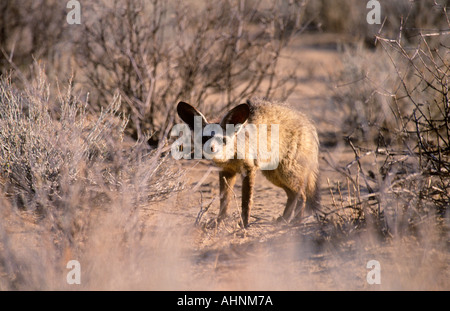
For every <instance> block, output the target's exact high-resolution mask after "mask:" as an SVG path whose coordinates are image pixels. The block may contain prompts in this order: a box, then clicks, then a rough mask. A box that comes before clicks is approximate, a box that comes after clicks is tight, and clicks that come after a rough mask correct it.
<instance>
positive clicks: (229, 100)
mask: <svg viewBox="0 0 450 311" xmlns="http://www.w3.org/2000/svg"><path fill="white" fill-rule="evenodd" d="M303 2H304V1H299V2H292V3H290V4H289V7H288V8H287V10H286V8H285V11H286V12H290V13H289V14H290V15H289V16H288V18H286V14H283V13H282V12H281V11H280V9H278V6H277V5H278V3H277V2H275V3H273V4H270V5H269V6H267V5H260V3H259V2H247V1H235V2H230V1H215V2H210V1H199V2H175V3H174V2H171V3H168V2H166V1H159V0H155V1H151V2H149V1H128V0H114V1H100V2H98V3H96V4H91V5H87V8H86V9H85V12H89V13H88V14H89V15H88V16H87V17H86V18H85V22H84V28H85V29H84V31H85V36H83V38H82V40H81V41H80V42H79V45H78V46H79V48H78V51H79V53H78V59H79V61H80V64H81V65H82V68H83V71H84V72H85V74H86V76H87V82H88V83H89V84H91V85H92V86H93V87H94V88H95V89H96V92H95V93H94V94H92V96H93V97H92V98H93V103H95V104H96V105H97V106H98V107H102V106H104V103H106V102H108V101H110V99H111V98H112V97H113V94H115V92H116V91H117V90H119V92H120V95H121V96H122V97H123V99H124V105H123V107H124V110H125V111H126V113H127V114H128V115H130V123H129V129H130V132H131V134H132V136H133V137H135V138H137V137H141V136H142V134H143V132H144V131H146V130H148V129H150V131H151V132H152V133H155V132H156V133H159V134H156V135H155V141H156V142H157V141H158V140H159V139H161V135H162V134H163V133H162V130H163V129H164V128H165V127H166V126H167V124H168V123H169V121H170V119H171V118H173V116H174V111H173V107H174V103H176V102H178V101H179V100H181V99H182V100H185V101H191V102H196V103H200V105H201V106H202V105H203V104H206V103H213V104H214V105H213V106H212V108H210V109H212V110H213V112H218V111H220V110H222V109H226V108H229V107H230V106H231V105H233V104H235V103H236V102H238V101H239V100H243V99H245V98H248V97H250V96H252V95H253V94H256V93H259V95H264V96H272V95H274V94H275V93H276V94H277V97H278V98H285V97H286V96H287V95H288V94H289V93H290V92H291V91H292V89H293V84H294V85H295V79H294V76H293V72H286V73H283V74H280V73H279V72H277V62H278V60H279V58H280V54H281V51H282V50H283V49H284V48H285V47H286V46H287V44H288V43H289V41H290V38H291V37H292V36H293V35H295V34H296V33H297V32H298V31H299V30H300V29H301V26H302V25H301V23H300V21H299V18H300V16H301V13H302V12H303ZM292 12H294V13H292ZM291 15H295V16H291ZM200 108H203V107H200Z"/></svg>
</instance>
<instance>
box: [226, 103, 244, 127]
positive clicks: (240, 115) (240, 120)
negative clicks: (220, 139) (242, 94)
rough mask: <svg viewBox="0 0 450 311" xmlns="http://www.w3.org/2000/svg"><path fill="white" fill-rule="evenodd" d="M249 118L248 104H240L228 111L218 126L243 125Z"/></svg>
mask: <svg viewBox="0 0 450 311" xmlns="http://www.w3.org/2000/svg"><path fill="white" fill-rule="evenodd" d="M249 116H250V107H249V105H248V104H240V105H238V106H236V107H234V108H233V109H231V110H230V111H228V113H227V114H226V115H225V116H224V117H223V119H222V121H221V122H220V125H221V126H222V127H225V126H226V125H227V124H233V125H236V124H244V123H245V122H247V119H248V117H249Z"/></svg>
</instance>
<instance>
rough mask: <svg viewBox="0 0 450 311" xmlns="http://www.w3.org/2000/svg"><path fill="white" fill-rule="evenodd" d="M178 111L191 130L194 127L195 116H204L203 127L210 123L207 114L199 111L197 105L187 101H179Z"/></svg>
mask: <svg viewBox="0 0 450 311" xmlns="http://www.w3.org/2000/svg"><path fill="white" fill-rule="evenodd" d="M177 113H178V116H180V118H181V120H183V121H184V122H185V123H186V124H187V125H189V128H190V129H191V130H193V129H194V117H196V116H200V117H202V127H204V126H205V125H206V124H208V120H206V118H205V116H204V115H203V114H202V113H201V112H200V111H198V110H197V109H196V108H195V107H193V106H191V105H189V104H188V103H185V102H179V103H178V105H177Z"/></svg>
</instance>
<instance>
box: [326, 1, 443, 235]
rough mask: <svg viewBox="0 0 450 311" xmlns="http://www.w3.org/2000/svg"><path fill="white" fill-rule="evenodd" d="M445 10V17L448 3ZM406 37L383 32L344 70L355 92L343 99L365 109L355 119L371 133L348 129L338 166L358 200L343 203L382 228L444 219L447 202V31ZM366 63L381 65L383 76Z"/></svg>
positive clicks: (389, 229) (401, 227) (396, 228)
mask: <svg viewBox="0 0 450 311" xmlns="http://www.w3.org/2000/svg"><path fill="white" fill-rule="evenodd" d="M441 13H442V14H443V15H444V18H446V19H447V22H448V15H447V11H446V8H445V7H441ZM448 27H450V23H449V24H448ZM403 37H404V36H403V33H401V34H400V35H399V36H397V39H390V38H386V37H384V36H382V35H380V36H378V37H377V40H378V42H379V45H380V49H381V51H379V52H377V54H374V53H370V54H369V55H370V56H369V57H367V56H366V61H365V62H356V63H354V64H352V65H350V66H348V67H349V68H348V69H346V73H347V74H348V76H347V78H348V79H349V80H350V81H357V82H355V83H353V82H349V85H352V88H353V91H352V92H351V93H350V92H347V93H346V94H347V95H348V96H349V98H348V100H347V101H344V102H343V104H344V106H347V105H348V107H349V110H352V109H355V107H359V108H360V109H358V110H357V112H358V113H360V115H359V116H357V117H358V118H359V119H354V121H353V123H351V122H350V124H353V126H354V128H357V127H360V126H361V127H364V128H365V129H367V131H366V133H370V134H368V135H366V136H361V135H358V132H357V131H350V132H349V134H348V136H347V142H348V144H349V145H350V146H351V148H352V150H353V152H354V154H355V159H354V160H353V161H352V162H351V163H349V164H348V165H347V166H346V167H345V168H337V169H338V170H339V171H340V172H342V173H343V174H344V175H345V176H346V178H348V180H349V181H350V182H349V186H347V187H346V188H347V189H346V193H347V194H348V195H350V193H351V192H352V191H353V193H354V195H353V197H354V198H355V200H352V199H349V202H353V203H352V204H346V203H344V205H345V206H346V207H348V208H351V209H353V210H356V211H357V213H356V217H355V218H352V219H353V220H356V219H358V220H361V219H363V218H365V219H367V216H369V215H372V216H374V217H373V219H374V221H375V222H377V223H378V225H379V226H377V227H378V228H381V229H383V230H384V232H385V233H386V232H389V233H393V232H404V230H405V229H408V230H409V229H412V228H416V227H418V226H419V225H420V224H421V223H422V222H423V221H424V220H425V219H428V218H432V219H436V220H437V221H438V222H443V221H444V219H445V217H448V215H447V214H448V206H449V202H450V201H449V198H450V184H449V177H450V175H449V172H450V148H449V147H450V145H449V143H450V140H449V139H450V136H449V116H450V113H449V112H450V110H449V97H448V83H449V73H450V64H449V61H448V60H449V57H448V55H449V53H450V50H449V45H448V42H449V37H448V35H446V34H442V33H441V32H440V31H439V30H438V29H437V30H436V32H435V33H430V31H429V30H427V31H426V32H424V33H422V34H421V35H420V36H419V38H418V42H417V44H414V45H410V44H408V43H407V42H406V41H404V40H403V39H402V38H403ZM430 39H433V42H436V41H437V42H439V45H438V47H436V48H432V47H431V46H430V43H429V40H430ZM374 55H379V56H378V57H374ZM370 60H372V61H373V63H372V64H371V63H370ZM380 60H382V61H380ZM368 67H370V68H372V69H373V68H375V67H377V68H378V69H379V71H378V73H379V74H378V76H377V75H373V74H371V73H370V70H367V68H368ZM384 68H386V69H384ZM352 70H353V72H356V74H355V75H351V74H349V73H351V72H352ZM380 73H381V74H380ZM380 75H381V78H380ZM355 76H356V77H355ZM374 76H376V77H377V78H375V79H374V78H373V77H374ZM377 79H378V80H377ZM379 81H382V82H383V83H380V82H379ZM355 85H356V87H355ZM345 87H347V85H346V86H345ZM344 93H345V92H344ZM359 97H361V99H359ZM339 98H344V96H341V97H339ZM358 103H359V104H358ZM372 109H373V110H375V111H378V115H377V114H376V113H371V111H372ZM355 120H358V121H356V122H355ZM350 128H351V126H349V129H350ZM337 201H339V200H337ZM335 205H336V206H338V205H339V204H335ZM341 208H343V205H341ZM443 223H444V224H445V221H444V222H443ZM446 225H448V224H446Z"/></svg>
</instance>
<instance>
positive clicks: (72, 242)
mask: <svg viewBox="0 0 450 311" xmlns="http://www.w3.org/2000/svg"><path fill="white" fill-rule="evenodd" d="M28 85H29V88H26V89H25V90H20V89H18V88H16V87H15V86H14V85H12V84H11V82H10V80H9V79H8V78H6V77H2V80H1V82H0V124H1V126H0V181H1V194H0V199H1V211H0V212H1V220H0V249H1V250H2V251H1V252H0V271H1V274H0V288H2V289H46V288H55V287H57V288H61V286H63V285H64V284H65V279H64V278H62V277H58V279H57V280H60V283H57V284H53V283H52V282H54V280H55V278H54V277H55V274H58V273H62V271H63V269H64V268H65V264H66V263H67V261H68V260H70V259H73V258H74V257H75V258H80V257H83V254H85V252H86V245H88V244H90V243H91V242H92V241H91V239H95V238H98V237H99V236H98V235H97V236H95V235H92V232H93V230H94V229H95V228H96V227H98V223H99V222H102V221H105V219H111V220H110V221H111V223H110V225H111V226H112V227H110V228H114V230H116V231H115V233H114V234H115V237H116V239H119V240H116V241H114V243H120V242H121V240H120V239H122V242H123V243H125V245H127V243H132V242H133V241H139V239H140V237H141V235H140V234H141V230H142V223H141V221H142V219H141V218H140V217H139V213H140V211H141V207H142V206H146V207H148V206H150V205H151V204H154V203H155V202H158V201H161V200H164V199H165V198H167V197H168V196H170V195H173V194H175V193H176V192H177V191H178V190H180V189H181V188H182V187H183V184H182V182H181V179H180V178H179V176H180V175H181V174H182V171H179V170H178V168H177V167H176V166H174V165H173V164H170V163H169V162H170V159H168V158H167V157H163V156H162V154H161V150H150V148H149V146H148V145H147V144H146V142H145V141H141V142H138V143H136V144H134V145H133V146H131V147H127V146H126V144H124V129H125V125H126V122H127V119H126V118H124V117H123V115H121V114H120V113H119V112H118V111H119V109H120V98H119V97H116V98H115V99H114V101H113V102H112V103H111V104H110V105H109V106H108V107H105V109H103V111H102V112H101V113H100V114H99V115H98V116H97V117H95V116H92V115H89V113H88V110H87V109H86V107H87V105H88V104H87V103H86V102H83V101H81V100H80V99H79V97H77V96H75V95H74V94H73V92H72V88H71V84H70V83H69V85H68V86H67V90H66V91H65V92H64V93H63V94H62V95H59V100H58V101H57V102H53V101H52V98H53V96H52V95H51V94H50V90H51V87H50V85H49V84H48V81H47V79H46V77H45V75H44V74H43V71H42V70H40V71H39V74H38V75H37V76H36V77H35V78H34V79H33V81H31V82H30V83H29V84H28ZM163 176H164V178H162V177H163ZM108 215H114V217H110V216H108ZM17 228H22V229H21V230H23V234H24V240H23V241H22V242H21V243H17V240H16V239H17V238H18V237H17V236H18V234H17V233H16V234H14V231H15V230H16V229H17ZM102 234H105V231H103V233H102ZM111 234H112V233H111ZM19 236H20V234H19ZM119 237H120V238H119ZM23 247H25V249H24V248H23ZM36 257H38V258H43V259H42V261H40V262H43V263H46V264H45V266H42V267H41V268H36V267H37V266H36V265H37V263H36V262H35V259H36Z"/></svg>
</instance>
